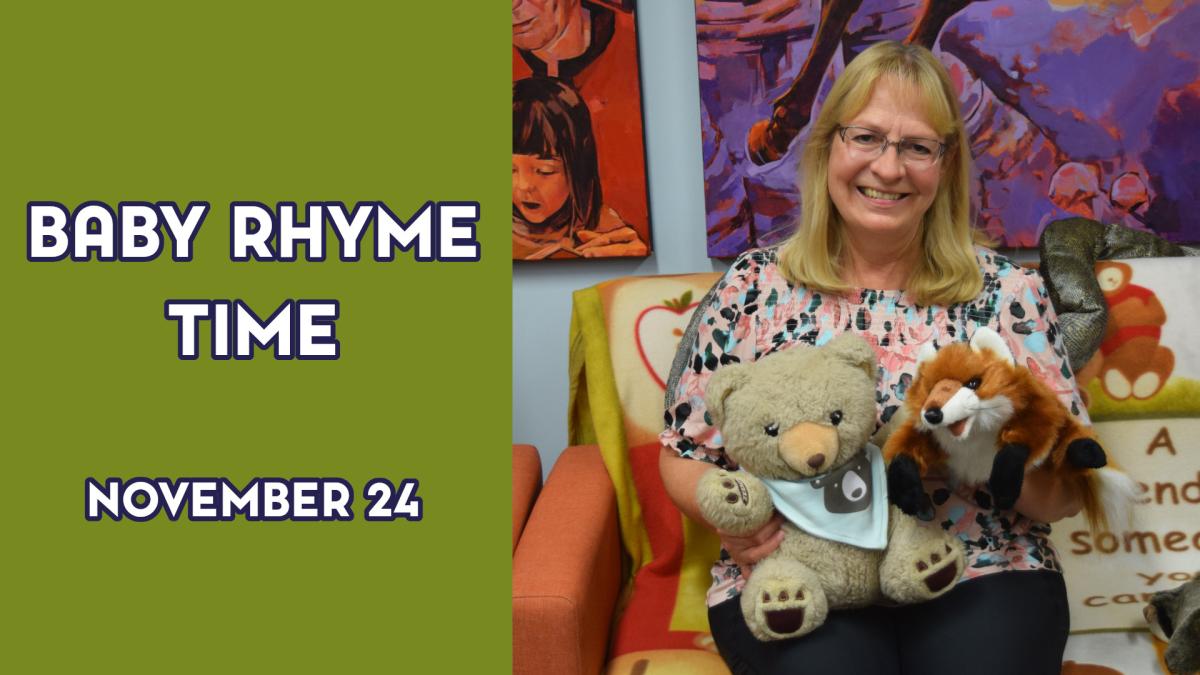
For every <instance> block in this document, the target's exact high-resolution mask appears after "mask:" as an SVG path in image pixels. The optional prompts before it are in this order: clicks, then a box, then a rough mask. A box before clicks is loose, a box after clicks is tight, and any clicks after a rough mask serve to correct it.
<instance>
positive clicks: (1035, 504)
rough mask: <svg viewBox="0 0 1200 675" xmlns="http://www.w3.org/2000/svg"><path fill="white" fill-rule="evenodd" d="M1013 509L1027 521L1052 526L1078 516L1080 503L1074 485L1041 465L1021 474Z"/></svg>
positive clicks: (1081, 506)
mask: <svg viewBox="0 0 1200 675" xmlns="http://www.w3.org/2000/svg"><path fill="white" fill-rule="evenodd" d="M1013 508H1014V509H1016V511H1017V513H1020V514H1021V515H1023V516H1025V517H1026V518H1029V519H1031V520H1036V521H1040V522H1043V523H1053V522H1057V521H1059V520H1062V519H1063V518H1070V517H1071V516H1073V515H1075V514H1077V513H1079V511H1080V509H1082V508H1083V499H1082V498H1081V496H1080V494H1079V491H1078V490H1077V489H1076V488H1075V486H1074V485H1072V484H1071V483H1070V482H1069V481H1063V480H1061V478H1060V476H1059V475H1058V474H1056V473H1054V472H1053V471H1052V470H1051V469H1050V467H1048V466H1046V465H1042V466H1040V467H1038V468H1036V469H1034V470H1033V471H1030V472H1028V473H1026V474H1025V483H1024V485H1023V486H1022V487H1021V496H1020V497H1018V498H1017V503H1016V504H1015V505H1013Z"/></svg>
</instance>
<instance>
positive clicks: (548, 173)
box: [537, 169, 558, 176]
mask: <svg viewBox="0 0 1200 675" xmlns="http://www.w3.org/2000/svg"><path fill="white" fill-rule="evenodd" d="M556 173H558V170H557V169H538V170H537V175H539V176H553V175H554V174H556Z"/></svg>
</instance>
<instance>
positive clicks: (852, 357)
mask: <svg viewBox="0 0 1200 675" xmlns="http://www.w3.org/2000/svg"><path fill="white" fill-rule="evenodd" d="M825 350H826V351H828V352H829V353H830V354H831V355H833V356H835V357H837V358H840V359H841V360H843V361H845V362H847V363H849V364H850V365H852V366H854V367H855V368H859V369H861V370H862V371H863V372H864V373H866V374H867V377H869V378H871V379H872V380H874V379H875V376H876V375H877V373H876V369H877V366H876V363H877V362H876V358H875V350H874V349H872V348H871V345H869V344H867V341H866V340H864V339H862V338H861V337H859V336H857V335H855V334H853V333H842V334H841V335H839V336H837V337H835V338H834V339H832V340H830V341H829V343H828V344H827V345H825Z"/></svg>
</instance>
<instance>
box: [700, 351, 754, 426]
mask: <svg viewBox="0 0 1200 675" xmlns="http://www.w3.org/2000/svg"><path fill="white" fill-rule="evenodd" d="M749 379H750V366H749V364H745V363H730V364H727V365H724V366H721V367H720V368H718V369H717V370H716V371H715V372H713V374H712V377H710V378H709V379H708V385H707V386H706V387H705V388H704V406H705V407H706V408H707V409H708V414H709V417H711V418H712V421H713V426H715V427H717V428H720V426H721V425H722V424H723V423H724V422H725V399H726V398H728V397H729V395H730V394H732V393H733V392H735V391H737V389H738V387H740V386H742V385H743V384H745V383H746V382H747V381H748V380H749Z"/></svg>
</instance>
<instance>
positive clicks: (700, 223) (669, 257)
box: [512, 0, 725, 473]
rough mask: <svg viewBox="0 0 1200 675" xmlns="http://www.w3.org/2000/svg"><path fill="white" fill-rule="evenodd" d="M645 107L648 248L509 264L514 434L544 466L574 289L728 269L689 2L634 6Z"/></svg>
mask: <svg viewBox="0 0 1200 675" xmlns="http://www.w3.org/2000/svg"><path fill="white" fill-rule="evenodd" d="M638 44H639V49H640V51H641V70H642V105H643V115H644V122H645V135H646V152H647V155H648V158H647V163H648V167H647V170H648V175H649V181H650V222H651V233H652V237H653V239H654V242H653V244H654V246H653V248H654V254H653V255H652V256H651V257H649V258H641V259H634V260H591V261H588V260H578V261H577V260H561V261H559V260H552V261H547V262H540V263H514V264H513V333H512V337H513V374H512V385H513V388H512V400H513V411H512V415H513V416H512V427H513V428H512V438H513V442H514V443H532V444H533V445H535V446H537V448H538V451H539V452H540V453H541V456H542V466H543V472H547V473H548V472H549V470H550V467H551V466H552V465H553V463H554V460H555V459H557V458H558V455H559V454H560V453H561V452H562V449H563V448H564V447H565V446H566V442H567V385H568V380H567V336H568V331H569V327H570V321H571V292H572V291H574V290H576V289H580V288H586V287H588V286H591V285H592V284H595V283H598V282H600V281H604V280H605V279H611V278H614V277H619V276H624V275H628V274H682V273H687V272H705V271H711V270H724V269H725V265H723V264H722V263H721V262H720V261H713V260H710V259H709V258H708V256H707V252H706V247H705V242H704V227H705V225H704V182H703V176H702V174H701V156H700V93H699V84H698V82H699V80H698V76H697V71H696V23H695V10H694V5H693V4H692V2H691V1H690V0H654V1H653V2H641V3H639V7H638Z"/></svg>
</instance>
